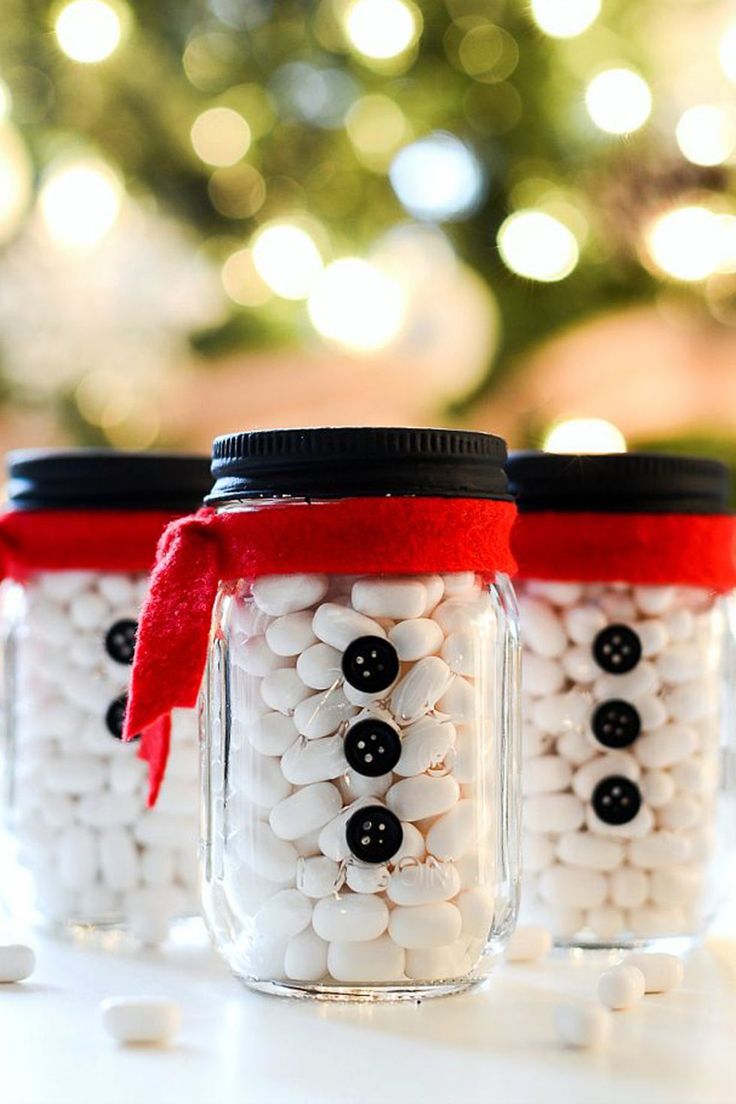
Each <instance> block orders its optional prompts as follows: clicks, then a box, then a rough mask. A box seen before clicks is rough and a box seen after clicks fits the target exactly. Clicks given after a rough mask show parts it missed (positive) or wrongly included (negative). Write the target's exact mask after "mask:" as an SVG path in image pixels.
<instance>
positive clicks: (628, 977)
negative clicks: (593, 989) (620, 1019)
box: [598, 966, 645, 1012]
mask: <svg viewBox="0 0 736 1104" xmlns="http://www.w3.org/2000/svg"><path fill="white" fill-rule="evenodd" d="M644 991H645V982H644V974H643V973H642V972H641V970H639V969H637V967H636V966H614V967H612V969H610V970H605V971H604V972H603V973H602V974H601V976H600V977H599V978H598V999H599V1000H600V1001H601V1004H605V1005H606V1007H608V1008H611V1009H613V1010H614V1011H617V1012H621V1011H623V1010H624V1009H627V1008H632V1007H633V1006H634V1005H635V1004H637V1002H638V1001H640V1000H641V998H642V997H643V996H644Z"/></svg>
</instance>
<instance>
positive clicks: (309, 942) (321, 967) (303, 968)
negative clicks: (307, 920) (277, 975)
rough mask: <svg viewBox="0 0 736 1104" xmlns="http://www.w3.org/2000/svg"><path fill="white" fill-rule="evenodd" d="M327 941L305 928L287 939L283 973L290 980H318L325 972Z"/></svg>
mask: <svg viewBox="0 0 736 1104" xmlns="http://www.w3.org/2000/svg"><path fill="white" fill-rule="evenodd" d="M327 947H328V945H327V943H325V941H324V939H320V937H319V936H318V935H317V933H316V932H315V931H312V930H311V928H307V929H306V930H305V931H302V932H300V933H299V934H298V935H295V936H294V938H293V939H290V940H289V943H288V944H287V947H286V953H285V955H284V973H285V974H286V976H287V977H288V978H291V979H292V981H320V980H321V978H323V977H324V975H325V974H326V973H327Z"/></svg>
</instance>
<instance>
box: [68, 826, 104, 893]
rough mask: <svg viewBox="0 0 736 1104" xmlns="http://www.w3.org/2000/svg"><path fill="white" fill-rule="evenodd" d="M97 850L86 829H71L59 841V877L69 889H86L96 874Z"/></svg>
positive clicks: (91, 836) (90, 834)
mask: <svg viewBox="0 0 736 1104" xmlns="http://www.w3.org/2000/svg"><path fill="white" fill-rule="evenodd" d="M97 862H98V850H97V846H96V841H95V837H94V835H93V833H92V832H90V831H89V829H87V828H82V827H73V828H67V829H66V831H64V832H62V834H61V838H60V840H59V877H60V879H61V881H62V884H63V885H65V886H67V887H68V888H69V889H76V890H82V889H86V888H87V887H88V886H89V885H91V884H92V882H94V880H95V876H96V874H97Z"/></svg>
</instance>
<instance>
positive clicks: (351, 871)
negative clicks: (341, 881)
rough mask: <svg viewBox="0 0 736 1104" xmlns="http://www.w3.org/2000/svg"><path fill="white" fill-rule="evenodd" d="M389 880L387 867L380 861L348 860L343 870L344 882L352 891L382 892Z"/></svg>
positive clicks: (389, 875)
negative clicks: (361, 861) (360, 861)
mask: <svg viewBox="0 0 736 1104" xmlns="http://www.w3.org/2000/svg"><path fill="white" fill-rule="evenodd" d="M390 880H391V874H390V872H389V869H388V867H387V866H385V865H383V864H381V863H378V864H368V863H359V862H350V863H348V865H347V869H346V871H345V882H346V884H347V886H348V889H352V891H353V893H383V891H384V890H385V889H386V888H387V886H388V884H389V881H390Z"/></svg>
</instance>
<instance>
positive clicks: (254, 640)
mask: <svg viewBox="0 0 736 1104" xmlns="http://www.w3.org/2000/svg"><path fill="white" fill-rule="evenodd" d="M233 655H234V658H235V662H236V663H237V665H238V667H242V669H243V670H244V671H246V672H247V673H248V674H249V675H255V676H256V677H257V678H262V677H263V676H264V675H269V674H270V673H271V672H272V671H279V670H281V669H283V668H286V667H293V665H294V664H293V661H292V659H291V658H287V657H285V656H283V655H277V654H276V652H274V651H272V650H271V648H270V647H269V645H268V641H267V640H266V638H265V636H251V637H248V638H247V639H246V640H240V641H238V642H237V645H236V647H234V648H233Z"/></svg>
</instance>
